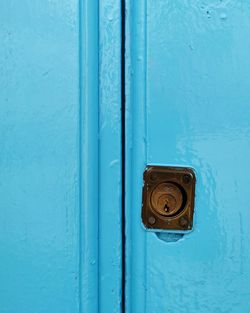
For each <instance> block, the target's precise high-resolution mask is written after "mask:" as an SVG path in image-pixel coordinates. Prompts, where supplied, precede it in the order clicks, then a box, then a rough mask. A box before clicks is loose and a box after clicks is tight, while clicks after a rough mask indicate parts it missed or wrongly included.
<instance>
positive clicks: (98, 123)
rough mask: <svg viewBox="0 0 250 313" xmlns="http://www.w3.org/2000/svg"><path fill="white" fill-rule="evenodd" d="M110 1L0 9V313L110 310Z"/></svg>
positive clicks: (117, 215)
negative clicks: (103, 25) (102, 24)
mask: <svg viewBox="0 0 250 313" xmlns="http://www.w3.org/2000/svg"><path fill="white" fill-rule="evenodd" d="M119 5H120V4H119V2H118V1H115V0H112V1H109V0H105V1H103V2H102V4H101V7H100V10H99V3H98V1H93V0H84V1H83V0H80V1H75V0H70V1H64V0H60V1H57V0H55V1H50V0H45V1H27V0H24V1H22V2H20V1H16V0H14V1H7V2H6V1H5V2H3V3H1V5H0V24H1V28H0V40H1V46H0V68H1V79H0V86H1V94H0V102H1V105H0V122H1V123H0V147H1V149H0V151H1V152H0V257H1V261H0V263H1V266H0V308H1V309H0V311H1V313H12V312H13V313H14V312H19V313H33V312H36V313H42V312H44V313H45V312H46V313H49V312H53V313H56V312H58V313H74V312H78V313H85V312H91V313H92V312H93V313H95V312H119V308H120V299H121V264H120V263H121V261H120V260H121V257H120V255H121V245H120V242H121V240H120V233H121V199H120V198H121V187H120V183H121V182H120V181H121V178H120V173H121V170H120V167H121V161H120V159H121V141H120V138H121V136H120V65H119V62H118V59H117V58H118V56H120V44H119V42H120V28H119V27H118V25H119V19H120V12H119ZM110 6H113V10H112V11H111V12H110V11H109V14H110V15H108V16H109V17H110V19H109V20H108V21H106V17H107V10H108V8H109V7H110ZM99 14H100V15H99ZM99 20H100V21H101V23H105V29H102V28H101V26H100V24H99ZM114 59H115V60H114ZM113 79H115V81H116V83H115V84H110V82H111V81H113ZM110 142H112V146H111V145H110ZM107 146H108V147H109V148H108V149H107V148H106V147H107ZM108 189H110V190H112V197H111V196H110V194H107V192H106V191H107V190H108ZM114 190H115V192H113V191H114ZM105 247H107V248H105Z"/></svg>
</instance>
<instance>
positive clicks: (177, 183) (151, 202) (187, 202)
mask: <svg viewBox="0 0 250 313" xmlns="http://www.w3.org/2000/svg"><path fill="white" fill-rule="evenodd" d="M143 178H144V186H143V198H142V221H143V224H144V225H145V227H146V228H150V229H156V230H157V229H158V230H161V229H164V230H178V231H188V230H191V229H192V227H193V213H194V195H195V174H194V171H193V170H192V169H191V168H186V167H168V166H153V165H150V166H147V168H146V170H145V172H144V176H143Z"/></svg>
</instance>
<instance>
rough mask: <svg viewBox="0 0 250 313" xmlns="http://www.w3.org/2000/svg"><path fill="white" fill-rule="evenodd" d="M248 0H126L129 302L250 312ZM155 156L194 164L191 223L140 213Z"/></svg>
mask: <svg viewBox="0 0 250 313" xmlns="http://www.w3.org/2000/svg"><path fill="white" fill-rule="evenodd" d="M249 16H250V6H249V3H248V1H196V0H192V1H163V0H157V1H153V0H145V1H143V0H141V1H136V2H133V1H129V3H128V28H127V36H128V39H127V51H128V52H127V62H128V67H127V85H128V88H127V110H128V114H127V147H128V148H127V165H126V166H127V168H126V169H127V175H126V179H127V205H126V210H127V212H126V214H127V215H126V216H127V218H126V222H127V290H126V295H127V312H134V313H139V312H147V313H149V312H151V313H152V312H155V313H163V312H164V313H167V312H169V313H177V312H178V313H182V312H183V313H191V312H192V313H195V312H202V313H211V312H224V313H225V312H227V313H240V312H248V311H249V304H250V293H249V283H250V249H249V239H250V231H249V228H250V220H249V217H250V204H249V185H250V176H249V173H250V165H249V158H250V135H249V134H250V133H249V129H250V119H249V116H250V58H249V51H250V36H249V33H250V19H249ZM148 164H153V165H166V166H184V167H185V166H188V167H192V168H193V169H194V170H195V172H196V178H197V182H196V194H195V215H194V227H193V230H192V231H191V232H189V233H188V234H184V235H180V234H177V235H173V234H168V233H163V232H159V233H156V232H153V231H148V230H146V229H145V228H144V227H143V226H142V223H141V221H140V214H141V201H142V200H141V192H142V185H143V177H142V175H143V171H144V169H145V166H146V165H148Z"/></svg>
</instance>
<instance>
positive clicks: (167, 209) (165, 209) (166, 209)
mask: <svg viewBox="0 0 250 313" xmlns="http://www.w3.org/2000/svg"><path fill="white" fill-rule="evenodd" d="M164 211H165V212H167V213H169V211H170V207H169V206H168V204H167V203H166V204H165V206H164Z"/></svg>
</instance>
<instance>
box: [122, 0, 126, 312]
mask: <svg viewBox="0 0 250 313" xmlns="http://www.w3.org/2000/svg"><path fill="white" fill-rule="evenodd" d="M125 23H126V0H121V145H122V147H121V149H122V151H121V153H122V286H121V287H122V298H121V311H122V313H125V312H126V294H125V292H126V213H125V209H126V190H125V183H126V163H125V161H126V71H125V51H126V41H125V40H126V36H125V35H126V34H125V32H126V29H125V27H126V24H125Z"/></svg>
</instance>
